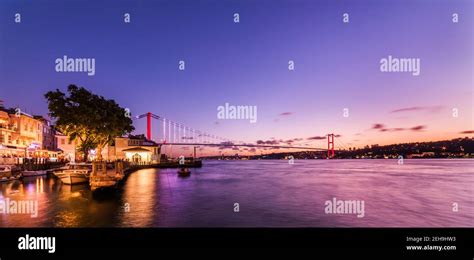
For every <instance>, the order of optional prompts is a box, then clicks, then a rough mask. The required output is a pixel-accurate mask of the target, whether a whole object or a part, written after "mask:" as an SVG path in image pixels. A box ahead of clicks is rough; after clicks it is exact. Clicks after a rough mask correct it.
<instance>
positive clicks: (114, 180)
mask: <svg viewBox="0 0 474 260" xmlns="http://www.w3.org/2000/svg"><path fill="white" fill-rule="evenodd" d="M180 167H186V168H200V167H202V161H201V160H190V161H186V162H184V163H183V164H180V163H179V162H177V161H168V162H161V163H152V164H131V163H129V162H124V161H116V162H114V163H113V164H110V163H109V164H108V163H106V162H104V161H102V162H93V163H92V172H91V175H90V178H89V185H90V188H91V190H92V191H95V190H103V189H114V188H117V187H118V186H119V185H120V184H121V183H122V182H123V181H124V180H125V179H126V178H127V177H128V175H129V174H131V173H133V172H135V171H138V170H141V169H150V168H155V169H156V168H158V169H164V168H180Z"/></svg>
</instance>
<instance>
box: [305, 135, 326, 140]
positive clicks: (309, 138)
mask: <svg viewBox="0 0 474 260" xmlns="http://www.w3.org/2000/svg"><path fill="white" fill-rule="evenodd" d="M324 139H326V136H312V137H308V138H307V140H324Z"/></svg>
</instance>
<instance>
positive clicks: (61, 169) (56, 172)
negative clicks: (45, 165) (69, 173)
mask: <svg viewBox="0 0 474 260" xmlns="http://www.w3.org/2000/svg"><path fill="white" fill-rule="evenodd" d="M69 169H71V164H70V163H68V164H66V165H65V166H63V167H59V168H55V169H52V170H51V172H52V173H53V175H54V176H56V177H57V178H61V175H62V174H63V172H64V170H69Z"/></svg>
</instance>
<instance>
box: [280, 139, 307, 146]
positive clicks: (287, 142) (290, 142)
mask: <svg viewBox="0 0 474 260" xmlns="http://www.w3.org/2000/svg"><path fill="white" fill-rule="evenodd" d="M300 141H303V138H293V139H288V140H286V141H283V143H286V144H288V145H291V144H293V143H294V142H300Z"/></svg>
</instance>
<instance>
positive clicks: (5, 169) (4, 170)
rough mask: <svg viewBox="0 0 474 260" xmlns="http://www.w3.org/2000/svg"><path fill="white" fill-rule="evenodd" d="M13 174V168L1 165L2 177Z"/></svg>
mask: <svg viewBox="0 0 474 260" xmlns="http://www.w3.org/2000/svg"><path fill="white" fill-rule="evenodd" d="M11 173H12V167H11V166H10V165H0V176H4V175H8V174H11Z"/></svg>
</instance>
